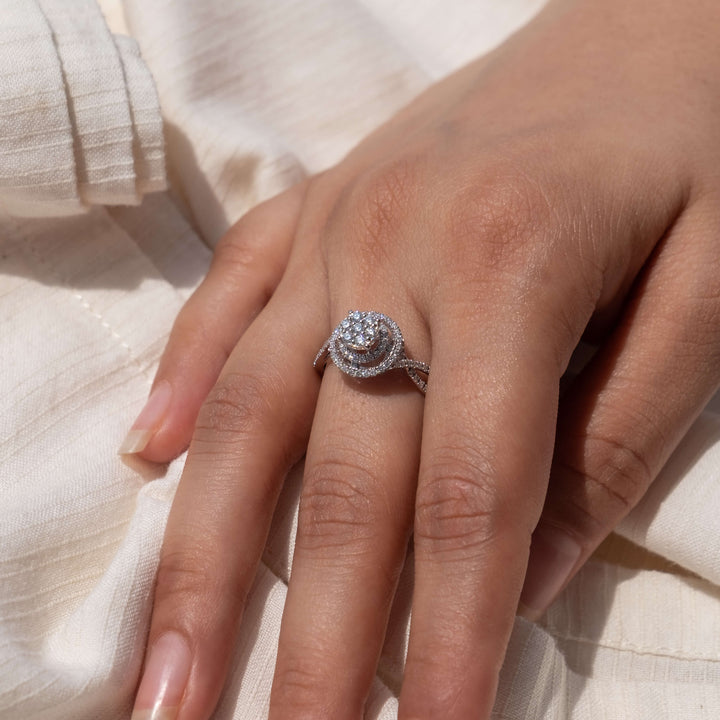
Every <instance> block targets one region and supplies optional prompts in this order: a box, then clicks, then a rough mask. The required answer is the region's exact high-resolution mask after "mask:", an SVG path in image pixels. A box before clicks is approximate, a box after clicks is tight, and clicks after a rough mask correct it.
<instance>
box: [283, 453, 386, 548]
mask: <svg viewBox="0 0 720 720" xmlns="http://www.w3.org/2000/svg"><path fill="white" fill-rule="evenodd" d="M365 462H366V461H365ZM364 464H365V463H364V462H363V459H362V458H353V457H351V456H350V455H345V456H344V457H343V456H336V457H328V458H324V459H323V460H321V461H320V462H318V463H316V464H314V465H313V467H312V468H309V469H308V470H307V471H306V477H305V486H304V488H303V494H302V500H301V505H300V516H299V521H298V523H299V525H298V533H297V543H298V545H299V546H300V547H301V548H302V549H303V550H307V551H309V552H311V553H312V554H313V555H315V556H326V557H327V558H331V557H335V558H337V557H338V556H339V555H342V556H343V558H345V559H346V558H347V556H348V555H356V556H360V557H361V556H362V555H363V554H365V553H366V552H368V551H369V548H370V546H371V543H372V538H373V536H374V535H375V532H374V529H375V528H376V527H377V519H378V514H379V509H378V507H377V503H376V502H375V501H374V500H373V498H372V494H373V488H374V487H375V485H376V481H375V478H374V477H373V476H372V473H370V472H369V471H368V470H366V469H365V468H364Z"/></svg>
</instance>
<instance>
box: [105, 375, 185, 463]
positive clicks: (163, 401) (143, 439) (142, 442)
mask: <svg viewBox="0 0 720 720" xmlns="http://www.w3.org/2000/svg"><path fill="white" fill-rule="evenodd" d="M171 398H172V387H170V383H169V382H168V381H167V380H163V381H162V382H159V383H158V384H157V386H156V387H155V389H154V390H153V391H152V392H151V393H150V397H149V398H148V400H147V403H145V407H144V408H143V409H142V410H141V411H140V414H139V415H138V417H137V420H135V422H134V423H133V426H132V427H131V428H130V432H129V433H128V434H127V435H126V436H125V439H124V440H123V442H122V445H120V449H119V450H118V454H119V455H130V454H132V453H139V452H142V451H143V450H144V449H145V448H146V447H147V444H148V443H149V442H150V440H151V438H152V436H153V435H154V434H155V433H156V432H157V431H158V428H159V427H160V426H161V425H162V423H163V420H164V418H165V413H166V412H167V410H168V408H169V407H170V400H171Z"/></svg>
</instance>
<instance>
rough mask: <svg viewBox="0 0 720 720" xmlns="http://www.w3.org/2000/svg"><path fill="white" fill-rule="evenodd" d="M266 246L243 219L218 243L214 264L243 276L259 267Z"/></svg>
mask: <svg viewBox="0 0 720 720" xmlns="http://www.w3.org/2000/svg"><path fill="white" fill-rule="evenodd" d="M265 244H266V243H264V242H263V239H262V238H260V237H258V236H257V233H256V232H255V231H254V230H253V229H251V227H250V225H249V223H248V222H247V220H246V219H245V218H241V219H240V220H238V222H236V223H235V225H233V226H232V227H231V228H230V230H228V231H227V233H225V235H223V236H222V238H220V240H219V241H218V243H217V245H216V246H215V249H214V251H213V264H218V265H222V266H223V268H224V269H225V270H230V271H234V272H236V273H237V274H243V273H245V272H246V271H247V270H249V269H251V268H255V267H257V266H258V264H259V263H260V261H261V260H262V259H263V258H262V257H261V256H263V254H264V253H263V252H262V251H263V248H264V246H265Z"/></svg>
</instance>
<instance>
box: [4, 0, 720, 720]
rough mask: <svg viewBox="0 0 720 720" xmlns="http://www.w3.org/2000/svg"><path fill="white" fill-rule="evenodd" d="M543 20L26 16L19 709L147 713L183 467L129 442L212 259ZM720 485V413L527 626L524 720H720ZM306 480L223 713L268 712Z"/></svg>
mask: <svg viewBox="0 0 720 720" xmlns="http://www.w3.org/2000/svg"><path fill="white" fill-rule="evenodd" d="M540 5H541V0H502V2H499V0H442V1H441V0H393V2H388V1H387V0H278V1H277V2H269V1H268V0H236V1H234V2H227V0H203V2H198V1H197V0H174V2H170V1H169V0H157V1H155V0H153V1H152V2H151V1H149V0H126V2H124V3H122V4H121V3H120V2H118V0H106V1H105V2H103V3H102V10H103V12H104V14H105V17H107V18H108V20H109V22H110V24H111V27H112V29H113V31H114V32H115V33H117V32H120V31H123V30H125V29H126V30H127V31H128V32H129V33H130V35H132V37H133V38H134V39H130V38H123V37H119V36H118V35H117V34H115V35H113V34H112V33H111V32H109V31H108V29H107V27H106V26H105V25H104V24H103V22H104V21H103V20H102V17H101V15H100V14H99V12H98V9H97V7H96V6H95V5H94V3H93V2H91V1H90V0H54V1H53V0H37V1H34V0H0V8H1V10H2V22H1V23H0V203H1V207H2V208H3V210H2V212H0V508H1V512H0V718H2V720H65V719H66V718H67V719H68V720H69V719H70V718H72V719H73V720H78V719H81V720H82V719H88V720H90V719H95V718H97V719H99V720H123V719H126V718H128V717H129V714H130V708H131V704H132V696H133V690H134V687H135V685H136V683H137V679H138V674H139V671H140V665H141V662H142V645H143V640H144V636H145V633H146V630H147V623H148V617H149V611H150V593H151V588H152V582H153V577H154V572H155V568H156V563H157V557H158V550H159V546H160V542H161V538H162V533H163V529H164V524H165V520H166V517H167V512H168V509H169V506H170V503H171V500H172V496H173V492H174V489H175V486H176V483H177V480H178V478H179V475H180V471H181V468H182V461H183V460H182V458H180V459H178V460H177V461H175V462H173V463H171V464H170V465H169V466H168V467H156V466H152V465H150V464H147V463H143V462H141V461H139V460H133V459H122V458H120V457H119V456H118V455H117V454H116V450H117V447H118V445H119V443H120V442H121V440H122V438H123V436H124V434H125V432H126V430H127V429H128V427H129V425H130V423H131V422H132V420H133V419H134V416H135V414H136V413H137V412H138V411H139V409H140V408H141V407H142V404H143V402H144V400H145V397H146V394H147V390H148V387H149V383H150V381H151V378H152V374H153V371H154V368H155V366H156V363H157V360H158V357H159V354H160V352H161V351H162V347H163V345H164V342H165V340H166V338H167V333H168V331H169V329H170V326H171V323H172V321H173V318H174V316H175V314H176V313H177V311H178V310H179V309H180V307H181V306H182V303H183V301H184V300H185V299H186V298H187V296H188V295H189V293H190V292H191V291H192V289H193V287H195V286H196V284H197V283H198V282H199V280H200V279H201V277H202V275H203V274H204V271H205V269H206V267H207V264H208V261H209V257H210V251H209V249H208V246H211V245H212V244H213V243H214V242H215V241H216V240H217V238H218V237H219V236H220V235H221V234H222V232H223V231H224V230H225V228H226V227H227V226H228V224H229V223H231V222H233V221H234V220H235V219H237V218H238V217H239V216H240V215H241V214H242V213H243V212H245V211H246V210H247V209H248V208H250V207H252V206H253V205H254V204H256V203H257V202H258V201H260V200H262V199H264V198H266V197H268V196H270V195H272V194H274V193H276V192H278V191H279V190H282V189H284V188H285V187H287V186H288V185H290V184H292V183H293V182H295V181H296V180H298V179H300V178H302V177H305V176H307V175H308V174H311V173H314V172H316V171H318V170H321V169H322V168H324V167H327V166H328V165H329V164H331V163H333V162H335V161H337V160H338V159H339V158H340V157H342V155H343V154H344V153H345V152H346V151H347V150H348V149H350V148H351V147H352V146H353V144H355V143H356V142H357V141H358V140H359V139H361V137H362V136H363V135H364V134H366V133H367V132H369V131H370V130H371V129H372V128H373V127H375V126H376V125H377V124H378V123H380V122H382V121H383V120H384V119H385V118H387V117H388V116H390V115H391V114H392V113H393V111H395V110H396V109H397V108H398V107H400V106H401V105H402V104H403V103H404V102H406V101H407V100H409V99H410V98H412V97H413V96H414V95H415V94H416V93H417V92H419V91H420V90H422V89H423V88H424V87H426V86H427V85H428V84H429V83H430V82H432V81H433V80H435V79H437V78H440V77H442V76H443V75H445V74H447V73H448V72H450V71H451V70H452V69H454V68H456V67H458V66H460V65H462V64H463V63H465V62H467V61H468V60H470V59H471V58H472V57H474V56H476V55H478V54H480V53H482V52H484V51H486V50H488V49H489V48H491V47H492V46H493V45H495V44H497V43H499V42H501V41H502V39H503V38H504V37H505V36H506V35H507V34H508V33H510V32H511V31H512V30H513V29H514V28H516V27H517V26H519V25H520V24H522V23H523V22H524V21H526V20H527V19H528V18H530V17H531V16H532V14H533V13H534V12H536V11H537V10H538V8H539V7H540ZM76 21H77V22H76ZM138 46H139V48H140V51H141V54H142V58H141V56H140V55H139V54H138V51H137V48H138ZM88 53H89V54H93V53H97V55H92V57H95V58H96V59H95V60H91V59H89V55H88ZM148 68H149V70H150V72H151V73H152V76H153V77H154V80H155V83H156V86H157V91H158V94H159V99H160V106H161V107H162V111H163V115H164V121H165V125H164V132H165V139H166V154H167V168H168V174H169V178H170V183H171V186H172V191H171V192H170V193H161V194H160V193H158V194H152V195H148V196H147V197H145V199H144V200H143V202H142V204H141V205H140V206H138V207H128V206H127V205H128V204H130V205H131V204H133V203H137V202H138V201H139V200H140V196H141V195H142V194H144V193H146V192H149V191H152V190H156V189H159V188H160V187H162V183H163V181H164V180H163V179H164V176H163V173H162V169H163V163H164V160H163V155H162V144H161V142H160V137H161V136H160V134H159V128H160V115H159V111H158V106H157V98H156V97H155V94H154V89H153V85H152V82H151V80H150V74H149V73H148V72H147V69H148ZM98 203H103V204H106V205H108V206H109V207H98V206H96V207H90V206H93V205H96V204H98ZM120 205H123V207H119V206H120ZM73 213H80V214H73ZM60 215H63V216H64V217H59V216H60ZM28 216H32V217H28ZM719 475H720V417H718V416H717V415H715V414H713V413H711V412H706V413H705V414H703V416H702V417H701V418H700V419H699V420H698V421H697V422H696V423H695V424H694V425H693V427H692V428H691V430H690V432H689V434H688V436H687V438H686V439H685V441H684V442H683V444H682V446H681V447H680V448H679V449H678V450H677V452H676V453H675V454H674V456H673V457H672V458H671V460H670V462H669V463H668V465H667V467H666V468H665V470H664V471H663V473H662V476H661V477H660V478H659V480H658V481H657V482H656V484H655V486H654V487H653V488H652V489H651V491H650V493H649V494H648V496H647V497H646V498H645V499H644V500H643V502H642V503H641V505H640V506H639V507H638V508H637V509H636V510H635V511H634V512H633V513H632V514H631V516H630V517H629V518H628V519H627V520H626V521H625V522H624V523H623V524H622V526H621V528H620V529H619V532H620V535H622V537H620V535H616V536H613V537H612V538H611V540H610V541H609V542H608V543H607V544H606V545H605V546H604V548H603V549H602V551H601V552H600V553H598V556H597V558H596V559H595V560H593V561H592V562H591V563H589V564H588V565H587V566H586V568H584V569H583V570H582V572H581V573H580V574H579V575H578V577H577V578H576V579H575V580H574V581H573V582H572V584H571V585H570V586H569V588H568V589H567V591H566V592H565V593H564V594H563V595H562V597H561V598H560V599H559V600H558V601H557V602H556V603H555V605H554V606H553V607H552V608H551V609H550V611H549V612H548V613H547V615H546V617H545V618H544V619H543V620H542V622H541V623H539V624H538V625H532V624H530V623H527V622H525V621H522V620H518V621H517V623H516V626H515V630H514V633H513V636H512V639H511V643H510V648H509V651H508V656H507V659H506V662H505V666H504V668H503V672H502V676H501V682H500V690H499V695H498V701H497V704H496V708H495V712H494V717H495V718H496V720H500V719H502V720H549V719H557V720H565V719H570V718H572V719H573V720H619V719H621V718H622V719H626V718H627V719H633V720H658V719H659V718H673V719H675V718H683V719H689V720H694V719H696V718H697V719H700V718H702V719H703V720H709V719H711V718H717V717H720V483H719V482H718V477H719ZM299 479H300V478H299V473H298V472H296V473H294V474H293V476H292V477H291V478H290V479H289V480H288V483H287V488H286V491H285V492H284V494H283V497H282V499H281V503H280V507H279V509H278V512H277V514H276V518H275V522H274V525H273V530H272V533H271V537H270V540H269V543H268V547H267V549H266V552H265V555H264V559H263V563H262V565H261V569H260V571H259V574H258V578H257V581H256V583H255V586H254V589H253V591H252V594H251V597H250V600H249V607H248V610H247V613H246V620H245V624H244V626H243V630H242V634H241V637H240V639H239V642H238V645H237V651H236V656H235V661H234V666H233V670H232V673H231V677H230V680H229V682H228V685H227V687H226V690H225V692H224V694H223V697H222V700H221V703H220V706H219V708H218V710H217V711H216V714H215V717H216V718H217V719H218V720H230V719H231V718H232V719H233V720H239V719H240V718H242V719H247V720H258V719H260V718H263V717H265V716H266V712H267V700H268V693H269V688H270V683H271V680H272V668H273V663H274V659H275V650H276V641H277V637H278V631H279V624H280V618H281V613H282V607H283V602H284V599H285V593H286V583H287V578H288V573H289V565H290V559H291V556H292V536H293V528H294V526H295V511H296V505H297V496H298V486H299ZM411 588H412V577H411V573H410V571H409V570H408V571H406V572H405V573H404V575H403V577H402V581H401V586H400V590H399V593H398V598H397V601H396V606H395V609H394V611H393V618H392V621H391V624H390V630H389V633H388V638H387V642H386V646H385V650H384V652H383V656H382V659H381V662H380V666H379V670H378V677H377V679H376V682H375V685H374V687H373V691H372V693H371V697H370V701H369V704H368V711H367V717H368V718H382V719H391V718H395V717H396V711H397V701H396V696H397V692H398V688H399V684H400V680H401V673H402V664H403V655H404V650H405V645H406V638H407V615H408V606H409V598H410V592H411Z"/></svg>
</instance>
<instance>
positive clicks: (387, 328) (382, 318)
mask: <svg viewBox="0 0 720 720" xmlns="http://www.w3.org/2000/svg"><path fill="white" fill-rule="evenodd" d="M328 356H329V357H330V359H331V360H332V361H333V362H334V363H335V365H337V367H338V368H339V369H340V370H341V371H342V372H344V373H345V374H346V375H350V376H351V377H356V378H369V377H374V376H375V375H382V373H385V372H387V371H388V370H394V369H396V368H403V369H404V370H405V372H406V373H407V374H408V375H409V376H410V379H411V380H412V381H413V382H414V383H415V385H417V386H418V388H419V389H420V391H421V392H422V393H425V391H426V389H427V381H426V380H424V379H423V378H422V377H420V374H422V375H424V376H425V377H427V376H428V375H429V373H430V366H429V365H428V364H427V363H424V362H419V361H418V360H411V359H410V358H409V357H407V355H405V344H404V341H403V336H402V333H401V332H400V328H399V327H398V326H397V323H396V322H395V321H394V320H391V319H390V318H389V317H388V316H387V315H383V314H382V313H379V312H373V311H368V312H363V311H361V310H351V311H350V312H349V313H348V314H347V317H346V318H345V319H344V320H342V322H340V324H339V325H338V326H337V327H336V328H335V329H334V330H333V332H332V335H330V337H329V338H328V339H327V341H326V342H325V344H324V345H323V346H322V347H321V348H320V352H318V354H317V356H316V357H315V362H313V366H314V367H315V369H316V370H318V371H319V372H322V371H323V370H324V369H325V366H326V365H327V361H328Z"/></svg>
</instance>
